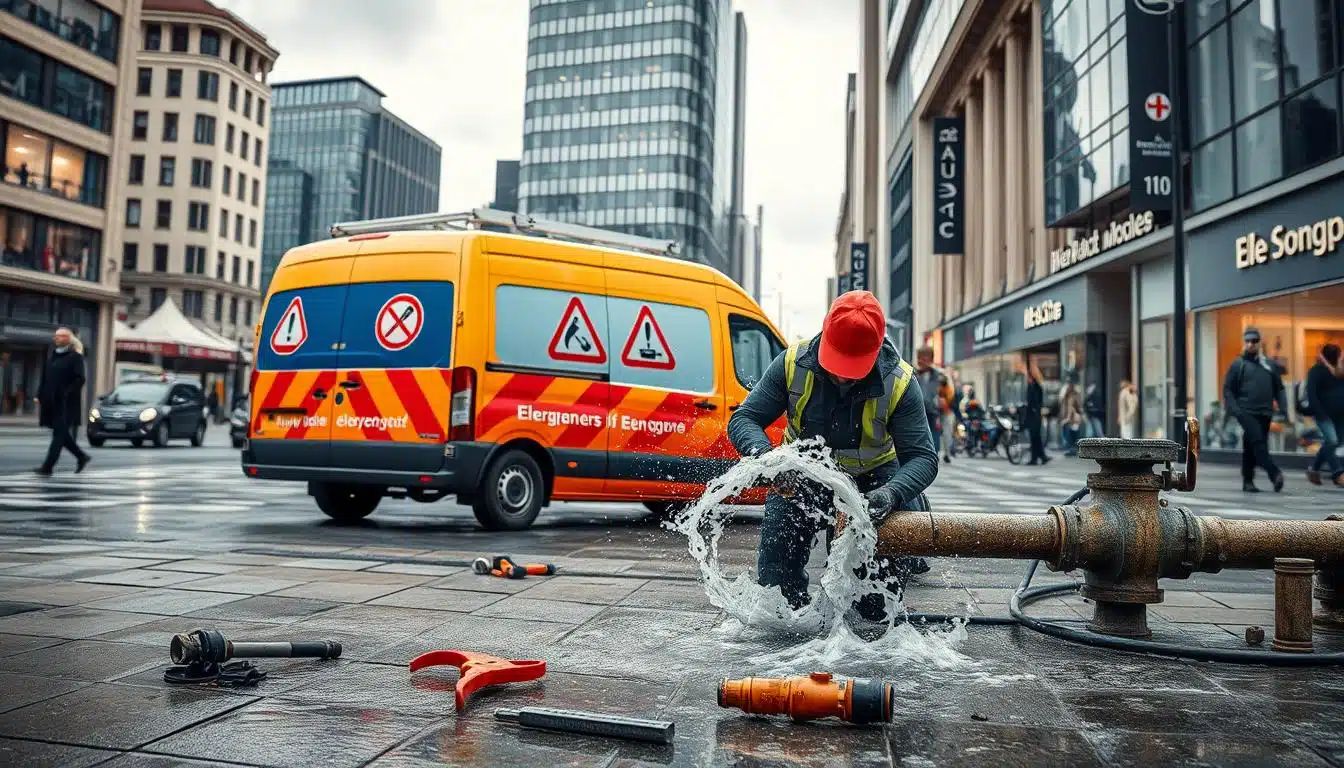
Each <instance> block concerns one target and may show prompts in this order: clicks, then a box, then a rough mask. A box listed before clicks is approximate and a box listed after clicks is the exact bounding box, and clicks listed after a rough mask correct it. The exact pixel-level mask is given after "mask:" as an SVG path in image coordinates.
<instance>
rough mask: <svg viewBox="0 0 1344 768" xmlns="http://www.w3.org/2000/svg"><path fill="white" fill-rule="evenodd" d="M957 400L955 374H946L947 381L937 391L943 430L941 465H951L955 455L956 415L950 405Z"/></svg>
mask: <svg viewBox="0 0 1344 768" xmlns="http://www.w3.org/2000/svg"><path fill="white" fill-rule="evenodd" d="M956 398H957V372H956V371H951V372H949V373H948V376H947V381H945V382H944V383H943V388H942V389H941V390H939V391H938V408H939V418H940V419H942V422H943V423H942V430H943V463H944V464H951V463H952V457H953V456H956V455H957V414H956V411H955V410H954V409H953V407H952V403H953V401H954V400H956Z"/></svg>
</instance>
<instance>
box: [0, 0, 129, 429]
mask: <svg viewBox="0 0 1344 768" xmlns="http://www.w3.org/2000/svg"><path fill="white" fill-rule="evenodd" d="M139 13H140V0H102V1H101V2H100V3H97V4H95V3H93V2H89V1H87V0H62V2H60V3H55V2H36V3H34V2H15V3H6V4H4V5H3V6H0V141H2V142H3V146H4V167H3V178H2V181H3V183H0V244H2V245H3V252H2V253H0V419H6V420H9V419H15V420H20V421H24V420H32V419H36V403H35V401H34V398H35V396H36V394H37V388H38V385H39V382H40V379H41V371H42V366H43V362H44V360H45V357H46V355H47V354H48V345H49V342H50V338H51V332H52V330H53V329H54V328H56V327H57V326H59V325H66V326H69V327H71V328H72V329H74V330H75V331H76V333H77V334H79V336H80V337H81V339H82V341H83V342H84V343H85V354H86V356H87V358H88V367H89V377H90V385H89V392H90V393H93V392H96V391H98V390H99V389H101V388H102V387H105V386H106V385H107V384H108V382H110V380H111V376H112V370H111V369H112V363H111V361H112V357H113V352H112V343H113V340H112V324H113V313H114V308H115V306H116V302H117V298H118V295H119V292H118V271H119V270H120V267H121V264H120V261H121V251H122V226H121V222H122V215H123V211H124V204H123V202H122V201H123V200H124V196H125V195H124V193H125V184H124V176H125V174H124V169H123V167H122V147H123V146H125V144H126V142H127V141H128V140H129V138H130V116H129V113H128V112H127V111H126V106H125V100H124V99H123V98H122V97H123V96H124V95H125V94H126V93H128V92H129V91H130V90H131V89H132V88H133V83H134V79H135V48H136V41H137V33H136V26H135V19H136V18H137V17H138V16H139Z"/></svg>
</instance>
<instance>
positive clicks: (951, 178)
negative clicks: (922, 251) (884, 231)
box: [933, 117, 966, 254]
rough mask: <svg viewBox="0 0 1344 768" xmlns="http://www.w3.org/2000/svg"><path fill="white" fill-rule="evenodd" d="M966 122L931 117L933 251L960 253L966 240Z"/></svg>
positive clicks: (963, 249) (958, 119)
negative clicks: (964, 181) (964, 182)
mask: <svg viewBox="0 0 1344 768" xmlns="http://www.w3.org/2000/svg"><path fill="white" fill-rule="evenodd" d="M965 164H966V124H965V121H964V120H963V119H962V118H960V117H935V118H933V252H934V253H946V254H961V253H963V252H964V251H965V247H964V243H965V240H966V202H965V201H966V193H965V189H964V184H963V180H964V179H965V178H966V169H965V167H964V166H965Z"/></svg>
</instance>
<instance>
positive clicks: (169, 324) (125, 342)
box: [113, 299, 242, 360]
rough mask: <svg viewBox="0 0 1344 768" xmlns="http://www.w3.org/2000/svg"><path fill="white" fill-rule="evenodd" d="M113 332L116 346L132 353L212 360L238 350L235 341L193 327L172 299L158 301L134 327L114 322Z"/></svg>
mask: <svg viewBox="0 0 1344 768" xmlns="http://www.w3.org/2000/svg"><path fill="white" fill-rule="evenodd" d="M113 333H114V334H115V336H116V340H117V348H118V349H124V350H127V351H133V352H150V353H154V354H162V355H165V356H169V357H195V358H207V359H212V360H236V359H237V358H238V356H239V355H240V354H241V353H242V350H241V349H240V348H239V346H238V344H237V343H236V342H233V341H229V340H228V339H225V338H222V337H220V336H216V335H215V334H213V333H210V332H208V331H204V330H202V329H200V328H197V327H196V326H195V325H194V324H193V323H192V322H191V321H190V320H188V319H187V317H186V315H183V314H182V310H180V309H178V308H177V304H175V303H174V302H173V300H172V299H168V300H166V301H164V302H163V303H162V304H160V305H159V308H158V309H156V310H154V313H153V314H151V315H150V316H149V317H147V318H145V319H144V320H142V321H140V323H139V324H138V325H136V326H135V327H134V328H129V327H127V326H126V324H124V323H121V322H117V323H116V324H115V325H114V326H113Z"/></svg>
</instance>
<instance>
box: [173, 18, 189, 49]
mask: <svg viewBox="0 0 1344 768" xmlns="http://www.w3.org/2000/svg"><path fill="white" fill-rule="evenodd" d="M172 34H173V52H174V53H186V52H187V37H188V28H187V25H186V24H174V25H173V30H172Z"/></svg>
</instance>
